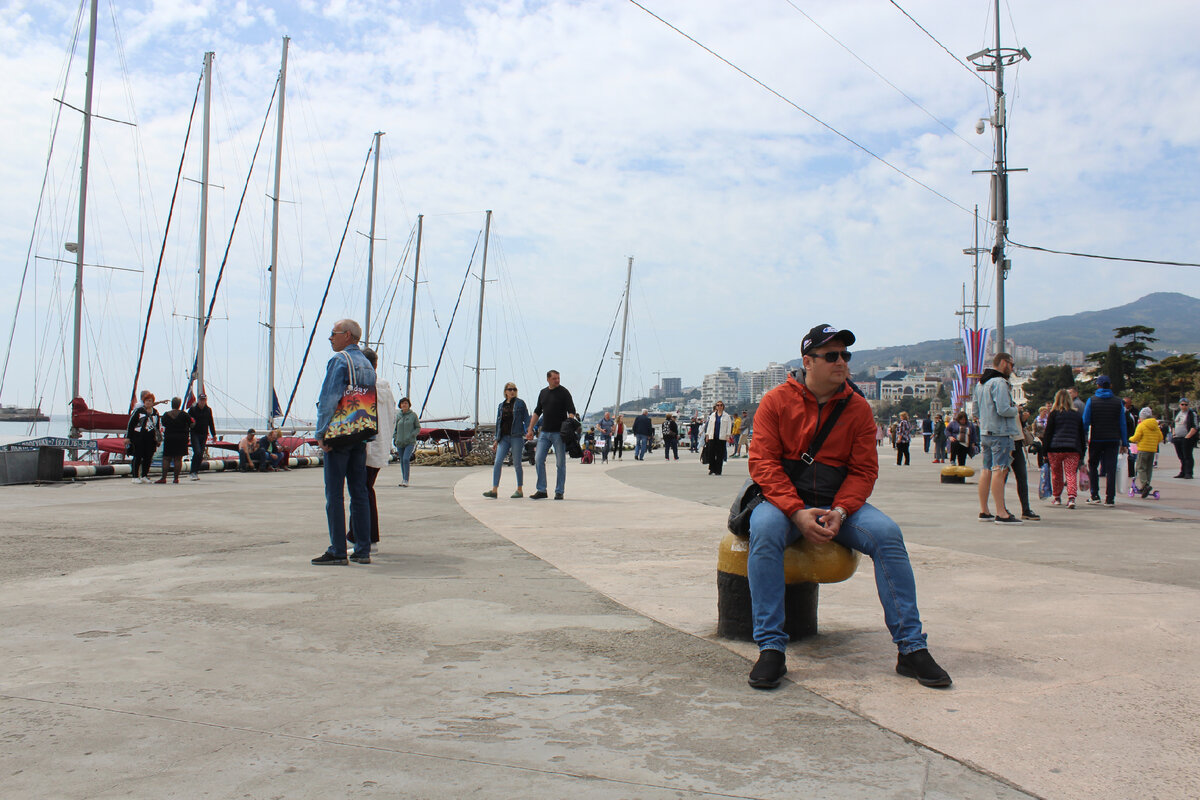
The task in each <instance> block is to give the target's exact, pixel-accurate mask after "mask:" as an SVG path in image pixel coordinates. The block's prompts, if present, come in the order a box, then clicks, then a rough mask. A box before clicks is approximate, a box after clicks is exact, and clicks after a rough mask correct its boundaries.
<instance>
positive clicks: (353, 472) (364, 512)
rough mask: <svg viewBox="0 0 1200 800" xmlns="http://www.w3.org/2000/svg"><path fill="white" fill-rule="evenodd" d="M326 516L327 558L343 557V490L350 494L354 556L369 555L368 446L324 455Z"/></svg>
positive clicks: (344, 520) (354, 447)
mask: <svg viewBox="0 0 1200 800" xmlns="http://www.w3.org/2000/svg"><path fill="white" fill-rule="evenodd" d="M324 460H325V516H326V517H327V518H328V520H329V550H328V551H327V552H328V553H329V554H330V555H334V556H337V557H338V558H345V557H346V506H345V495H344V494H343V493H342V488H343V486H344V487H345V488H346V489H348V490H349V492H350V520H351V522H352V523H353V528H354V552H355V553H357V554H359V555H369V554H370V552H371V500H370V498H369V497H368V495H367V445H366V442H360V443H358V444H356V445H354V446H353V447H347V448H346V449H344V450H330V451H329V452H328V453H325V459H324Z"/></svg>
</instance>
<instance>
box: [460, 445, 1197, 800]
mask: <svg viewBox="0 0 1200 800" xmlns="http://www.w3.org/2000/svg"><path fill="white" fill-rule="evenodd" d="M656 456H657V457H656ZM693 458H694V457H693ZM928 459H929V456H927V455H925V454H923V453H916V454H914V455H913V465H912V466H909V467H897V466H896V465H895V463H894V456H893V454H892V451H891V450H890V448H886V447H885V448H883V449H881V450H880V461H881V464H880V480H879V482H878V484H877V486H876V491H875V494H874V495H873V497H872V502H873V503H874V504H875V505H876V506H878V507H880V508H882V509H884V510H886V511H887V512H888V513H889V514H891V515H892V516H893V517H894V518H895V519H896V520H897V521H898V522H900V524H901V526H902V528H903V529H904V531H905V537H906V540H907V542H908V544H909V551H910V555H911V557H912V561H913V565H914V569H915V571H916V575H917V587H918V598H919V602H920V606H921V609H922V616H923V619H924V621H925V626H926V631H927V633H928V634H929V637H930V649H931V652H932V653H933V654H934V655H935V657H937V658H938V660H939V661H940V662H941V664H942V665H943V666H944V667H946V668H947V669H948V671H949V672H950V673H951V675H952V676H953V677H954V679H955V687H954V688H953V689H952V690H950V691H946V692H936V691H931V690H929V689H926V688H923V687H920V686H919V685H917V684H916V683H915V682H913V681H910V680H905V679H903V678H900V677H899V676H896V675H895V674H894V673H893V672H892V670H893V668H894V666H895V648H894V646H893V645H892V644H891V642H890V637H889V636H888V634H887V631H886V629H885V628H884V625H883V618H882V611H881V609H880V607H879V601H878V597H877V594H876V590H875V584H874V580H873V573H872V570H871V565H870V562H869V560H866V559H864V561H863V565H862V566H861V567H860V569H859V571H858V573H857V574H856V575H855V576H854V577H853V578H852V579H851V580H849V581H847V582H845V583H843V584H838V585H833V586H825V587H822V588H821V605H820V613H819V618H820V630H821V634H820V635H819V636H818V637H816V638H815V639H808V640H804V641H802V642H799V643H793V644H792V645H791V646H790V647H789V659H788V664H789V675H788V678H789V679H790V680H791V681H794V682H795V683H796V684H798V686H800V687H803V688H804V689H807V690H809V691H812V692H815V693H816V694H818V695H820V696H822V697H826V698H828V699H830V700H833V701H834V702H836V703H838V704H839V705H840V706H842V707H844V708H847V709H849V710H851V711H853V712H855V713H856V714H859V715H861V716H863V717H864V718H866V719H870V720H872V721H874V722H877V723H878V724H879V725H881V726H882V727H884V728H886V729H888V730H892V731H895V732H897V733H900V734H901V735H903V736H905V737H906V738H908V739H910V740H912V741H916V742H920V743H922V744H924V745H927V746H929V747H932V748H934V749H936V750H938V751H939V752H942V753H945V754H947V755H950V756H952V757H954V758H956V759H958V760H960V761H962V762H963V763H965V764H970V765H973V766H976V767H978V768H980V769H982V770H985V771H987V772H988V773H990V774H994V775H997V776H1001V777H1003V778H1004V779H1006V780H1008V781H1011V782H1012V783H1013V784H1014V785H1016V786H1019V787H1021V788H1022V789H1024V790H1026V791H1030V792H1032V793H1034V794H1037V795H1041V796H1046V797H1063V798H1099V797H1106V798H1126V797H1135V796H1138V797H1143V796H1144V797H1163V798H1194V797H1200V738H1198V737H1197V735H1196V725H1195V719H1196V716H1197V712H1198V711H1200V680H1198V678H1197V675H1196V670H1195V665H1196V664H1200V636H1198V634H1200V488H1197V487H1196V485H1195V483H1194V482H1193V481H1183V480H1174V479H1171V478H1169V477H1168V476H1170V475H1173V474H1174V472H1175V471H1177V469H1175V468H1176V467H1177V462H1176V461H1175V457H1174V454H1173V453H1170V454H1168V453H1165V452H1164V453H1163V455H1162V457H1161V458H1160V468H1159V470H1158V475H1159V477H1158V478H1155V480H1154V484H1155V485H1156V486H1157V487H1158V488H1160V490H1161V491H1162V492H1163V494H1164V499H1162V500H1159V501H1154V500H1141V499H1140V498H1138V499H1130V498H1128V497H1124V496H1121V497H1119V498H1118V501H1117V503H1118V504H1117V507H1116V508H1103V507H1097V506H1088V505H1083V504H1081V505H1080V506H1079V508H1077V509H1074V510H1068V509H1066V508H1065V507H1051V506H1050V505H1049V504H1048V502H1043V501H1038V500H1037V497H1036V485H1035V486H1034V487H1033V502H1032V505H1033V506H1034V508H1035V510H1037V511H1039V513H1041V514H1042V517H1043V520H1042V521H1041V522H1029V523H1026V524H1024V525H1022V526H1019V527H1015V528H1009V527H1005V526H1001V525H997V524H994V523H990V524H981V523H979V522H978V521H977V519H976V517H977V514H978V496H977V483H976V481H975V479H972V480H971V482H970V483H968V484H967V485H944V484H941V483H940V482H939V480H938V470H939V469H940V467H939V466H938V465H934V464H931V463H929V460H928ZM976 463H978V461H977V460H976ZM746 464H747V462H746V461H745V460H744V459H743V460H734V461H731V462H729V463H728V464H727V465H726V467H725V475H724V476H721V477H710V476H708V475H706V468H704V467H702V466H701V465H700V464H699V463H698V462H696V461H694V460H693V461H691V462H686V461H683V462H678V463H674V462H672V463H667V462H665V461H663V460H662V459H661V456H659V455H658V453H655V454H653V455H651V456H650V457H648V459H647V460H646V461H644V462H640V463H639V462H632V463H630V462H628V461H623V462H619V463H618V464H616V465H612V464H610V465H607V466H601V465H593V466H591V467H584V466H581V465H580V466H574V467H573V468H572V469H571V471H570V473H569V476H568V482H567V498H568V500H567V501H565V502H563V503H555V502H554V501H545V502H548V503H550V507H549V508H547V509H538V510H537V513H532V512H531V510H530V509H527V508H525V507H524V506H525V505H528V503H527V502H525V501H522V502H521V503H518V502H517V501H489V500H486V499H484V498H482V497H481V496H480V492H481V491H482V489H483V488H486V484H487V483H488V482H489V481H488V479H487V476H483V480H480V479H479V477H478V476H471V477H470V478H467V479H464V480H463V481H461V482H459V484H458V485H457V487H456V498H457V499H458V500H459V502H460V504H461V505H462V506H463V507H464V508H466V509H467V510H468V511H470V512H471V513H472V514H473V515H475V516H476V517H477V518H478V519H480V520H481V521H483V522H484V523H485V524H487V525H488V526H489V527H490V528H492V529H493V530H496V531H499V532H501V533H503V534H504V535H505V536H506V537H507V538H509V539H511V540H512V541H514V542H516V543H517V544H519V545H521V546H522V547H524V548H526V549H527V550H529V551H530V552H532V553H533V554H535V555H537V556H538V557H539V558H543V559H545V560H546V561H548V562H550V563H552V564H554V565H556V566H558V567H559V568H561V569H562V570H564V571H565V572H567V573H569V574H571V575H573V576H575V577H577V578H579V579H580V580H581V581H583V582H585V583H587V584H588V585H590V586H594V587H596V588H598V589H600V590H601V591H602V592H604V593H605V594H606V595H608V596H610V597H612V598H614V599H615V600H617V601H618V602H620V603H622V604H623V605H625V606H627V607H629V608H633V609H636V610H638V611H640V612H642V613H644V614H646V615H647V616H650V617H652V618H654V619H656V620H658V621H660V622H662V623H664V624H666V625H668V626H670V627H673V628H676V629H678V630H683V631H687V632H689V633H692V634H694V635H696V636H700V637H705V638H709V639H710V640H712V641H715V642H718V643H720V644H722V645H723V646H725V647H728V648H729V649H731V650H733V651H734V652H737V653H739V654H742V655H744V656H745V657H746V658H747V660H748V661H747V663H746V665H745V666H744V667H743V670H742V673H743V674H741V675H739V676H734V678H737V677H741V678H744V673H745V672H746V671H747V670H748V668H749V663H750V660H752V659H753V658H754V657H755V655H756V652H757V650H756V648H755V646H754V645H753V644H748V643H740V642H730V641H727V640H722V639H717V638H715V636H714V630H715V619H714V617H715V608H716V586H715V567H714V562H715V552H716V545H717V542H718V541H719V539H720V536H721V535H722V533H723V525H724V519H725V516H726V514H727V510H728V504H729V501H730V499H731V498H732V495H733V493H734V492H735V491H736V489H737V488H738V487H739V486H740V485H741V482H742V480H744V478H745V477H746ZM1034 472H1036V469H1035V470H1034ZM506 477H507V479H508V480H510V481H511V480H512V477H511V475H506ZM477 490H479V491H477ZM1015 494H1016V493H1015V489H1013V488H1011V487H1010V489H1009V491H1008V493H1007V495H1008V497H1009V498H1011V500H1010V503H1011V505H1010V508H1016V509H1018V511H1019V509H1020V506H1019V504H1018V502H1017V499H1016V496H1015ZM614 505H619V506H620V507H621V513H620V514H613V513H611V509H612V507H613V506H614ZM787 696H788V692H786V691H784V692H783V693H782V695H781V702H786V699H784V698H786V697H787Z"/></svg>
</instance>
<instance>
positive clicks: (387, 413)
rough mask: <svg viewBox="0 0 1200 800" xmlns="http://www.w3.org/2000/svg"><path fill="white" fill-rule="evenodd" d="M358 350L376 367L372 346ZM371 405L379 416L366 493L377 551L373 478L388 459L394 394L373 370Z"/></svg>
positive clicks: (369, 456)
mask: <svg viewBox="0 0 1200 800" xmlns="http://www.w3.org/2000/svg"><path fill="white" fill-rule="evenodd" d="M362 354H363V355H364V356H366V357H367V361H370V362H371V366H372V367H376V369H378V367H377V366H376V364H377V362H378V361H379V356H377V355H376V354H375V351H374V350H372V349H371V348H369V347H364V348H363V349H362ZM375 408H376V414H378V419H379V425H378V430H379V435H377V436H376V437H375V438H374V439H372V440H370V441H369V442H367V497H368V498H370V501H371V549H372V550H374V551H375V552H378V551H379V550H378V548H377V547H375V545H376V544H378V543H379V508H378V507H377V506H376V505H375V479H376V478H378V477H379V470H381V469H383V468H384V467H386V466H387V464H388V462H389V461H391V460H392V437H391V435H390V431H391V430H392V429H393V428H395V427H396V397H395V395H393V394H392V387H391V385H390V384H389V383H388V382H387V381H385V380H384V379H383V378H380V377H379V373H378V372H376V373H375ZM346 541H348V542H353V541H354V532H353V530H352V528H351V526H347V528H346Z"/></svg>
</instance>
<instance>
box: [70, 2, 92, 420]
mask: <svg viewBox="0 0 1200 800" xmlns="http://www.w3.org/2000/svg"><path fill="white" fill-rule="evenodd" d="M98 6H99V0H92V7H91V12H90V17H89V22H88V64H87V81H86V83H85V87H84V90H83V155H82V157H81V158H80V165H79V225H78V227H77V228H76V233H75V338H74V343H73V345H72V354H71V355H72V358H71V399H72V400H74V399H75V398H76V397H79V396H80V395H79V356H80V342H81V340H82V336H83V243H84V234H85V233H86V231H87V184H88V158H89V156H90V155H91V149H90V148H91V141H92V82H93V79H94V77H95V72H96V17H97V11H98ZM71 436H72V437H77V436H79V429H78V428H76V427H74V426H72V427H71Z"/></svg>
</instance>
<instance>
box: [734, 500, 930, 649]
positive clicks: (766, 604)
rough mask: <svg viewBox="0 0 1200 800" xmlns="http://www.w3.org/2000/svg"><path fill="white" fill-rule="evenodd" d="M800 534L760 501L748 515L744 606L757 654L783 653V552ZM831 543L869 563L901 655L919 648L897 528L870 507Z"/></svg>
mask: <svg viewBox="0 0 1200 800" xmlns="http://www.w3.org/2000/svg"><path fill="white" fill-rule="evenodd" d="M800 536H801V534H800V529H799V528H797V527H796V526H795V525H793V524H792V521H791V520H790V519H788V518H787V517H786V516H785V515H784V513H783V512H782V511H780V510H779V509H778V508H776V507H775V506H773V505H771V504H770V503H767V502H764V503H762V504H760V505H759V506H758V507H757V508H755V509H754V511H753V513H751V515H750V555H749V557H748V559H747V564H746V574H747V576H748V577H749V579H750V604H751V609H752V611H753V615H754V641H755V642H757V643H758V646H759V649H762V650H785V649H786V648H787V643H788V637H787V634H786V633H784V632H783V622H784V611H783V598H784V591H785V589H786V585H785V583H784V578H783V548H785V547H786V546H788V545H789V544H791V543H792V542H794V541H796V540H797V539H799V538H800ZM833 540H834V541H835V542H837V543H838V544H840V545H843V546H845V547H849V548H851V549H853V550H857V551H859V552H860V553H865V554H866V555H868V556H870V557H871V560H872V561H873V562H875V588H876V589H877V590H878V592H879V602H880V603H881V604H882V605H883V620H884V622H885V623H886V624H887V628H888V630H889V631H890V632H891V634H892V641H893V642H895V643H896V646H897V647H898V648H899V649H900V652H901V653H911V652H913V651H914V650H923V649H925V634H924V633H922V632H921V615H920V613H919V612H918V611H917V584H916V580H915V579H914V578H913V571H912V564H910V563H909V561H908V551H907V550H906V549H905V548H904V537H902V536H901V535H900V526H899V525H897V524H896V523H895V522H893V521H892V520H891V518H890V517H888V516H887V515H886V514H884V513H883V512H882V511H880V510H879V509H877V508H875V507H874V506H872V505H870V504H867V503H864V504H863V507H862V508H860V509H859V510H858V511H855V512H854V513H853V514H851V515H850V516H849V518H847V520H846V521H845V522H843V523H842V527H841V530H840V531H839V532H838V535H837V536H835V537H833Z"/></svg>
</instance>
